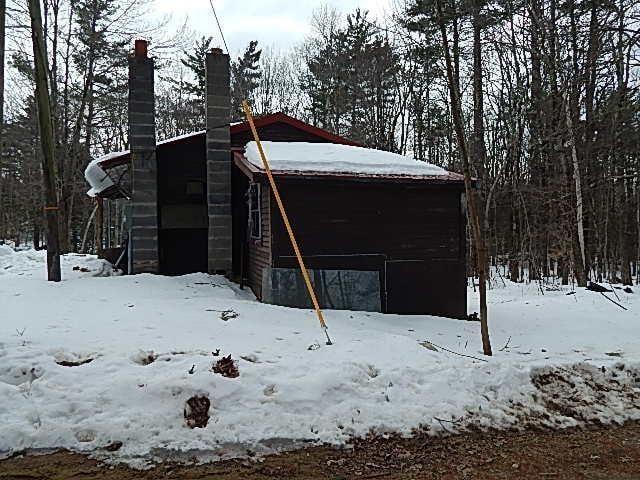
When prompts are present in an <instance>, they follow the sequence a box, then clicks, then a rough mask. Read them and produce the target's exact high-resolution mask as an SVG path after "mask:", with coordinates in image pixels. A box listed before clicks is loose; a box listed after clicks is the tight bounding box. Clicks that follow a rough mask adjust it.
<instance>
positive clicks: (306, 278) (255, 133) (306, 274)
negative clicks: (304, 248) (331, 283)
mask: <svg viewBox="0 0 640 480" xmlns="http://www.w3.org/2000/svg"><path fill="white" fill-rule="evenodd" d="M242 109H243V110H244V114H245V115H246V117H247V121H248V122H249V126H250V127H251V133H253V139H254V140H255V142H256V146H257V147H258V152H260V157H261V158H262V165H263V166H264V170H265V172H266V173H267V177H268V178H269V183H270V184H271V190H272V191H273V196H274V197H275V199H276V203H277V204H278V208H279V209H280V215H282V220H283V221H284V226H285V227H286V229H287V233H288V234H289V239H290V240H291V246H292V247H293V251H294V252H295V254H296V258H297V259H298V265H299V266H300V271H301V272H302V277H303V278H304V283H305V284H306V285H307V291H308V292H309V297H310V298H311V302H312V303H313V308H315V310H316V314H317V315H318V320H319V321H320V327H322V329H323V330H324V334H325V335H326V336H327V345H332V342H331V338H329V332H328V327H327V324H326V323H325V321H324V315H323V314H322V309H321V308H320V304H319V303H318V299H317V298H316V292H315V291H314V290H313V285H312V284H311V279H310V278H309V272H307V268H306V267H305V265H304V260H303V259H302V254H301V253H300V248H299V247H298V242H297V241H296V237H295V235H294V234H293V228H291V223H289V217H288V216H287V212H286V211H285V209H284V204H283V203H282V199H281V198H280V193H279V192H278V187H277V186H276V182H275V180H274V178H273V174H272V173H271V167H270V166H269V161H268V160H267V156H266V155H265V153H264V150H263V148H262V143H260V138H259V137H258V131H257V130H256V126H255V124H254V123H253V115H252V114H251V109H250V108H249V104H248V103H247V102H246V101H244V100H243V101H242Z"/></svg>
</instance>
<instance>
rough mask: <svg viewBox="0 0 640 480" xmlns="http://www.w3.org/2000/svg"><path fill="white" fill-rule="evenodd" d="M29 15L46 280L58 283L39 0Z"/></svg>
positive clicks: (53, 177) (31, 2)
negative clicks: (45, 229) (36, 106)
mask: <svg viewBox="0 0 640 480" xmlns="http://www.w3.org/2000/svg"><path fill="white" fill-rule="evenodd" d="M29 14H30V16H31V39H32V42H33V59H34V67H35V82H36V102H37V104H38V120H39V124H40V144H41V145H42V178H43V183H44V185H43V187H44V194H45V205H44V211H45V216H46V220H47V222H46V225H47V278H48V280H49V281H53V282H59V281H60V280H61V272H60V251H59V245H58V194H57V190H56V176H57V173H56V165H55V155H54V151H55V146H54V139H53V121H52V119H51V104H50V100H49V85H48V81H47V79H48V76H47V56H46V54H45V48H44V38H43V32H42V13H41V10H40V0H29Z"/></svg>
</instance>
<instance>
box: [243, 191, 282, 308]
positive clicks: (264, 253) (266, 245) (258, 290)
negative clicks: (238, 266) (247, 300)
mask: <svg viewBox="0 0 640 480" xmlns="http://www.w3.org/2000/svg"><path fill="white" fill-rule="evenodd" d="M260 193H261V198H260V208H261V213H262V215H261V217H260V218H261V222H262V238H260V239H259V240H256V239H251V238H250V239H249V241H248V246H249V249H248V250H249V275H248V278H249V286H250V287H251V289H252V290H253V293H254V294H255V295H256V296H257V297H258V298H260V299H261V298H262V271H263V269H264V268H265V267H269V266H271V262H272V238H271V212H272V205H271V189H270V188H269V185H268V184H267V183H262V187H261V190H260ZM276 208H277V207H276ZM287 238H288V237H287Z"/></svg>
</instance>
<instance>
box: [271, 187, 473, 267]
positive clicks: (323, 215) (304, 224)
mask: <svg viewBox="0 0 640 480" xmlns="http://www.w3.org/2000/svg"><path fill="white" fill-rule="evenodd" d="M279 188H280V193H281V196H282V198H283V200H284V202H285V205H286V208H287V211H288V215H289V217H290V220H291V222H292V224H293V226H294V228H295V231H296V236H297V237H298V240H299V242H300V244H301V245H302V246H303V249H304V254H305V256H313V255H351V254H385V255H386V256H387V258H388V259H389V260H415V259H427V258H429V259H433V258H438V259H443V260H459V259H461V258H462V257H463V256H464V251H461V242H460V237H461V235H463V234H464V232H461V223H460V215H461V213H460V193H461V191H460V190H459V189H458V188H434V187H423V186H419V187H416V186H407V185H385V184H381V183H377V184H371V183H351V184H349V183H347V182H344V183H341V184H338V183H336V184H329V183H318V182H316V183H314V182H304V183H302V182H301V183H285V182H281V183H280V186H279ZM274 222H275V227H274V249H273V254H274V259H275V260H276V261H278V258H279V257H281V256H291V255H293V252H292V249H291V247H290V246H289V244H288V242H285V241H284V240H287V237H286V232H285V230H284V224H283V222H282V220H281V218H280V216H279V214H277V215H274Z"/></svg>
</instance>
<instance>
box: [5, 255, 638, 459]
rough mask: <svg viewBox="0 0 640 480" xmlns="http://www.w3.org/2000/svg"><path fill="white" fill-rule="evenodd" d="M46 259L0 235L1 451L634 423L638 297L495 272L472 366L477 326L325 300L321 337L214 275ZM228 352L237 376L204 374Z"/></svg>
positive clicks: (173, 452) (208, 446)
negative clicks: (200, 405)
mask: <svg viewBox="0 0 640 480" xmlns="http://www.w3.org/2000/svg"><path fill="white" fill-rule="evenodd" d="M44 255H45V254H44V252H35V251H33V250H27V251H22V252H14V251H13V250H11V249H9V248H8V247H3V246H0V456H1V455H9V454H11V453H13V452H16V451H20V450H23V449H47V448H54V447H65V448H69V449H72V450H78V451H93V452H94V453H96V452H97V453H99V454H101V455H104V456H106V457H110V458H112V459H114V460H117V461H127V462H128V463H130V464H134V465H144V463H145V462H146V461H149V460H153V459H163V458H173V459H176V458H181V455H183V454H181V453H179V452H185V453H184V455H185V456H189V457H190V456H192V455H193V454H194V453H199V454H200V455H199V458H207V455H209V457H208V458H215V457H216V456H218V457H219V456H222V457H224V456H229V455H238V454H245V453H247V450H250V451H252V452H257V453H260V452H268V451H271V450H272V449H278V448H284V447H291V446H294V445H299V444H300V443H301V442H304V443H306V442H330V443H333V444H341V443H344V442H346V441H348V440H349V438H350V437H352V436H359V435H366V434H367V433H369V432H371V431H373V432H377V433H384V432H392V431H393V432H401V433H403V434H409V433H411V431H412V430H413V429H415V428H425V429H429V430H430V431H432V432H433V433H434V434H436V433H440V432H445V431H461V430H465V429H467V428H478V427H479V428H510V427H523V426H526V425H530V424H536V425H540V424H542V425H547V426H554V427H566V426H574V425H578V424H581V423H585V422H593V421H602V422H605V423H606V422H621V421H625V420H631V419H640V400H639V398H640V368H639V367H640V341H639V338H640V315H639V314H638V312H639V311H640V300H639V299H638V297H640V292H639V293H632V294H628V293H624V292H623V291H621V290H616V293H617V295H618V296H619V297H620V298H619V300H618V299H616V297H615V294H613V293H611V294H608V295H609V296H610V297H611V298H613V299H616V301H619V303H621V304H622V305H624V306H625V307H626V308H628V310H627V311H624V310H622V309H621V308H619V307H617V306H616V305H614V304H613V303H611V302H609V301H607V300H606V299H605V298H604V297H602V296H601V295H600V294H597V293H593V292H588V291H585V290H583V289H579V290H578V291H577V292H576V293H575V294H573V295H567V293H568V292H569V291H570V289H569V288H567V287H564V288H563V289H560V290H546V291H544V295H543V294H542V293H541V290H540V288H539V286H538V285H536V284H531V285H521V284H507V285H506V286H502V284H501V283H500V284H499V285H498V286H496V287H495V288H493V289H492V290H491V291H490V294H489V300H490V329H491V334H492V341H493V347H494V350H495V356H494V357H492V358H491V359H488V361H484V360H485V359H486V357H483V356H482V354H481V343H480V336H479V324H478V323H476V322H464V321H459V320H449V319H444V318H436V317H426V316H396V315H382V314H374V313H359V312H358V313H356V312H346V311H329V312H327V313H326V317H327V322H328V325H329V331H330V334H331V336H332V338H333V340H334V342H335V344H334V345H333V346H326V345H324V343H323V338H324V337H323V333H322V331H321V330H320V328H319V326H318V324H317V320H316V318H315V315H314V313H313V312H312V311H304V310H296V309H290V308H283V307H276V306H269V305H263V304H260V303H258V302H256V301H255V300H254V299H253V297H252V296H251V295H250V294H248V293H247V292H243V291H240V290H239V289H238V288H237V287H236V286H234V285H231V284H229V283H228V282H227V281H226V280H225V279H224V278H222V277H216V276H208V275H204V274H194V275H187V276H183V277H175V278H169V277H160V276H152V275H138V276H111V274H112V273H113V272H112V271H111V268H110V266H109V265H108V264H106V263H105V262H103V261H101V260H97V259H95V258H94V257H91V256H80V255H68V256H66V257H64V262H63V275H64V281H63V282H61V283H59V284H53V283H47V282H45V281H44V274H45V266H44ZM74 268H75V270H74ZM434 281H437V279H434ZM469 297H470V298H469V304H470V311H473V310H474V309H475V305H476V304H477V300H476V298H475V295H474V294H473V292H470V296H469ZM229 311H232V312H233V314H231V315H230V314H228V313H227V314H223V312H229ZM235 314H237V316H235ZM234 316H235V318H228V317H234ZM222 317H224V318H225V319H224V320H223V318H222ZM425 342H429V343H425ZM441 347H445V348H446V349H449V350H452V351H455V352H458V353H461V354H464V355H469V356H472V357H478V359H475V358H469V357H463V356H459V355H456V354H453V353H449V352H447V351H445V350H443V349H442V348H441ZM218 350H219V355H220V356H214V355H213V353H218V352H217V351H218ZM436 350H437V351H436ZM229 354H231V355H232V357H233V358H234V359H236V360H237V366H238V369H239V372H240V376H239V377H238V378H225V377H223V376H221V375H219V374H216V373H213V372H212V371H211V367H212V364H213V363H215V362H216V361H217V360H218V359H219V358H221V356H222V355H229ZM479 359H482V360H479ZM194 395H206V396H208V397H209V399H210V401H211V409H210V412H209V414H210V416H211V418H210V420H209V424H208V426H207V427H206V428H203V429H199V428H196V429H191V428H189V427H187V426H186V425H185V420H184V416H183V410H184V406H185V402H186V401H187V400H188V399H189V398H190V397H192V396H194ZM120 442H121V443H122V446H121V448H119V449H117V451H115V452H107V451H106V450H104V448H105V447H107V446H109V445H111V446H114V445H117V447H119V446H120ZM117 447H116V448H117ZM112 449H113V448H112ZM205 451H206V452H208V453H207V455H204V452H205ZM185 458H187V457H185Z"/></svg>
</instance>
